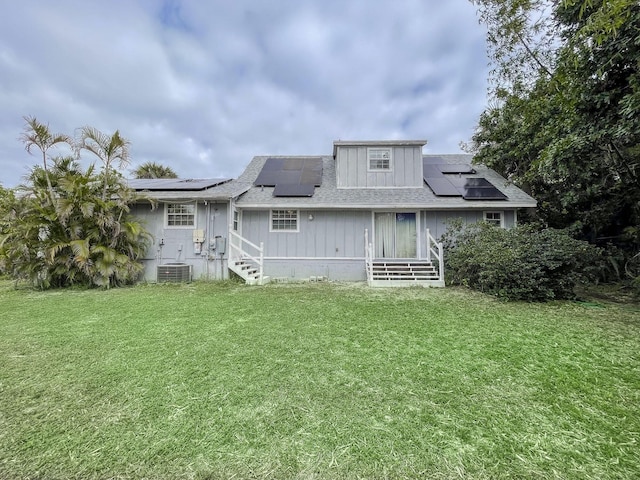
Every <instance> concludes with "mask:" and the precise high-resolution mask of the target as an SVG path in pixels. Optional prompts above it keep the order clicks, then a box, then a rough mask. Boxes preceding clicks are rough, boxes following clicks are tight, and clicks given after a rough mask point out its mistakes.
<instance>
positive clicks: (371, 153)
mask: <svg viewBox="0 0 640 480" xmlns="http://www.w3.org/2000/svg"><path fill="white" fill-rule="evenodd" d="M367 159H368V162H369V170H370V171H379V170H383V171H389V170H391V149H390V148H368V149H367Z"/></svg>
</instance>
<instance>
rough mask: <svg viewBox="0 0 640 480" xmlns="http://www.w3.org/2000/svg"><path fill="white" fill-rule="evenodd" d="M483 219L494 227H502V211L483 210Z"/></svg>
mask: <svg viewBox="0 0 640 480" xmlns="http://www.w3.org/2000/svg"><path fill="white" fill-rule="evenodd" d="M484 221H485V222H487V223H490V224H491V225H495V226H496V227H504V216H503V215H502V212H484Z"/></svg>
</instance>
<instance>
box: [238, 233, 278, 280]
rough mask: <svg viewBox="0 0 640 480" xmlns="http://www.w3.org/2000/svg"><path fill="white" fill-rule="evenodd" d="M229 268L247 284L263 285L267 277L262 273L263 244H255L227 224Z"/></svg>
mask: <svg viewBox="0 0 640 480" xmlns="http://www.w3.org/2000/svg"><path fill="white" fill-rule="evenodd" d="M229 232H230V235H229V270H231V271H232V272H233V273H235V274H236V275H238V276H239V277H240V278H242V279H243V280H244V281H245V283H246V284H247V285H264V284H265V283H269V277H267V276H266V275H264V273H263V265H264V245H263V244H262V243H260V245H256V244H254V243H251V242H250V241H249V240H247V239H246V238H244V237H242V236H241V235H240V234H238V233H237V232H235V231H234V230H233V225H230V226H229Z"/></svg>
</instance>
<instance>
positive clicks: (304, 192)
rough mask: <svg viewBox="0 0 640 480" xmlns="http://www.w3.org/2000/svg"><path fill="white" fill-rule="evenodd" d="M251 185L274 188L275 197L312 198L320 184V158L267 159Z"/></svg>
mask: <svg viewBox="0 0 640 480" xmlns="http://www.w3.org/2000/svg"><path fill="white" fill-rule="evenodd" d="M253 184H254V185H256V186H263V187H276V188H275V190H274V192H273V195H274V196H276V197H290V196H291V197H293V196H296V197H297V196H312V195H313V192H314V191H315V188H314V187H319V186H320V185H321V184H322V158H320V157H318V158H267V159H266V160H265V162H264V165H263V167H262V170H261V171H260V173H259V174H258V176H257V177H256V179H255V181H254V182H253Z"/></svg>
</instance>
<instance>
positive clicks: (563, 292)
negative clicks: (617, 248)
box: [444, 223, 600, 301]
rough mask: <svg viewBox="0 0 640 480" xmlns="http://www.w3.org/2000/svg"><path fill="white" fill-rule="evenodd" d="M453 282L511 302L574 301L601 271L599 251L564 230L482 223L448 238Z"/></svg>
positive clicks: (448, 267) (456, 229) (449, 278)
mask: <svg viewBox="0 0 640 480" xmlns="http://www.w3.org/2000/svg"><path fill="white" fill-rule="evenodd" d="M444 244H445V265H446V269H445V271H446V272H447V282H448V283H450V284H457V285H465V286H468V287H470V288H473V289H476V290H480V291H482V292H486V293H489V294H492V295H496V296H498V297H500V298H505V299H508V300H528V301H547V300H553V299H568V298H573V297H574V288H575V286H576V285H577V284H578V283H579V282H581V281H584V280H586V279H587V278H589V277H590V276H591V275H593V274H595V272H596V271H597V270H598V269H599V264H600V254H599V249H598V248H596V247H594V246H593V245H590V244H589V243H587V242H584V241H581V240H576V239H574V238H572V237H571V236H569V234H568V233H566V232H565V231H563V230H555V229H549V228H546V229H538V228H537V227H535V226H532V225H524V226H518V227H516V228H513V229H509V230H505V229H502V228H496V227H495V226H492V225H489V224H486V223H478V224H474V225H471V226H467V227H466V228H464V229H463V228H462V227H461V226H460V225H458V226H456V227H454V228H453V229H451V230H450V232H449V233H448V234H447V235H446V236H445V238H444Z"/></svg>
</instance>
